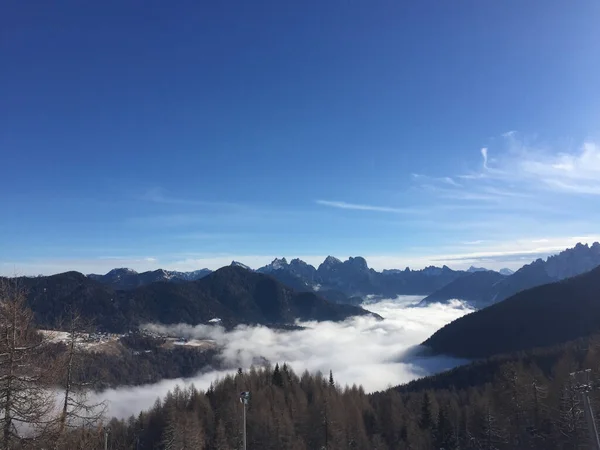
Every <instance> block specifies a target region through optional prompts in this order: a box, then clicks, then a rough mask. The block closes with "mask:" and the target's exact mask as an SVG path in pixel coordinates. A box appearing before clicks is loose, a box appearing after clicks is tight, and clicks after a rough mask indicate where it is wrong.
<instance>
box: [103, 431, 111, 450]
mask: <svg viewBox="0 0 600 450" xmlns="http://www.w3.org/2000/svg"><path fill="white" fill-rule="evenodd" d="M109 433H110V427H104V450H108V434H109Z"/></svg>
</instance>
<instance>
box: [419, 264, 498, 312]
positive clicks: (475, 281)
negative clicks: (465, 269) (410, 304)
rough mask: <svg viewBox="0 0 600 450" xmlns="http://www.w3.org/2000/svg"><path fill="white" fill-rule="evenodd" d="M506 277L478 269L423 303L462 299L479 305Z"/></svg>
mask: <svg viewBox="0 0 600 450" xmlns="http://www.w3.org/2000/svg"><path fill="white" fill-rule="evenodd" d="M504 279H506V277H505V276H504V275H501V274H499V273H498V272H492V271H476V272H471V273H469V274H467V275H464V276H462V277H460V278H457V279H456V280H454V281H452V282H451V283H449V284H447V285H446V286H444V287H443V288H441V289H439V290H437V291H435V292H434V293H433V294H431V295H429V296H428V297H426V298H424V299H423V300H422V301H421V303H420V304H421V305H427V304H429V303H435V302H446V301H448V300H451V299H460V300H464V301H466V302H469V303H470V304H471V305H472V306H474V307H476V308H477V307H479V302H480V299H481V298H482V297H483V298H489V297H490V296H493V290H494V288H495V286H497V284H498V283H500V282H502V281H503V280H504Z"/></svg>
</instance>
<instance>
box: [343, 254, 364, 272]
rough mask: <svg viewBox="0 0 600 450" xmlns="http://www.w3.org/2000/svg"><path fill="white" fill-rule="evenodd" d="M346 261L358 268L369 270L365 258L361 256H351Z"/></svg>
mask: <svg viewBox="0 0 600 450" xmlns="http://www.w3.org/2000/svg"><path fill="white" fill-rule="evenodd" d="M346 263H347V264H349V265H351V266H353V267H356V268H357V269H360V270H369V266H368V265H367V260H366V259H365V258H363V257H362V256H355V257H352V256H351V257H350V258H348V261H346Z"/></svg>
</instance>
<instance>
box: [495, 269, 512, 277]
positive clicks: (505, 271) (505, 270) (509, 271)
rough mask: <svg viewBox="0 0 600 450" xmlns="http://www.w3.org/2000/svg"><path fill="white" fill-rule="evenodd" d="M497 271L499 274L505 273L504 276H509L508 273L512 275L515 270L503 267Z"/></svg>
mask: <svg viewBox="0 0 600 450" xmlns="http://www.w3.org/2000/svg"><path fill="white" fill-rule="evenodd" d="M498 273H500V275H506V276H509V275H512V274H513V273H515V272H514V270H510V269H507V268H504V269H500V270H499V271H498Z"/></svg>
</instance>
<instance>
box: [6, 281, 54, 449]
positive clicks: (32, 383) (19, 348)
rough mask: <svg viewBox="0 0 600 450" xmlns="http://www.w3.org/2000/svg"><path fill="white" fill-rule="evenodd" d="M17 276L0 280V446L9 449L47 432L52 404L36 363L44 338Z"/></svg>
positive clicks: (41, 373)
mask: <svg viewBox="0 0 600 450" xmlns="http://www.w3.org/2000/svg"><path fill="white" fill-rule="evenodd" d="M25 301H26V293H25V291H24V289H23V288H22V287H21V286H20V285H19V283H18V281H17V279H2V280H0V416H1V417H0V420H1V422H2V433H1V436H0V448H2V449H4V450H9V449H11V448H14V447H15V446H17V445H20V443H21V442H23V441H24V440H29V439H32V438H33V437H35V436H39V435H42V434H43V433H44V432H46V431H47V429H48V426H49V424H50V423H51V417H50V415H51V413H52V410H53V407H54V395H53V393H52V392H51V391H50V390H48V389H46V388H45V387H44V383H43V382H42V380H43V379H44V377H45V375H46V374H45V373H44V372H43V371H42V370H41V368H40V367H39V365H38V364H36V363H37V362H38V361H39V355H40V352H41V351H42V347H43V344H44V343H45V338H44V337H43V336H42V335H41V334H39V333H38V332H37V331H36V329H35V328H34V326H33V313H32V312H31V310H30V309H28V308H27V307H26V304H25Z"/></svg>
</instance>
